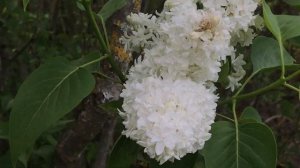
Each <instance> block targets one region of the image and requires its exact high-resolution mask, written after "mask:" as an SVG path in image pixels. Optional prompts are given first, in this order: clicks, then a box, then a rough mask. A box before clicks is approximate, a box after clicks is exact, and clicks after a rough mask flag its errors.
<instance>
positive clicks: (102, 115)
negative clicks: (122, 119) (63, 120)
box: [55, 80, 115, 168]
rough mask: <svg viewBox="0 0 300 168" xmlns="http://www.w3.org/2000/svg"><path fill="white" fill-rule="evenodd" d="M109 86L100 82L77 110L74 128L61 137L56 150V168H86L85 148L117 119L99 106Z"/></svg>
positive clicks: (103, 81)
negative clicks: (106, 126)
mask: <svg viewBox="0 0 300 168" xmlns="http://www.w3.org/2000/svg"><path fill="white" fill-rule="evenodd" d="M105 85H106V86H109V85H110V84H108V83H107V82H106V81H105V80H98V81H97V86H96V88H95V90H94V92H93V94H91V95H90V96H89V97H87V98H86V99H85V100H84V101H83V103H82V104H81V106H79V107H78V109H77V110H79V111H80V113H79V116H78V118H77V121H76V122H75V123H74V125H73V126H72V128H70V129H69V130H67V131H66V132H65V133H64V134H63V135H62V137H61V139H60V141H59V143H58V145H57V148H56V154H57V156H56V157H57V158H56V163H55V168H85V167H86V161H85V155H84V154H85V148H86V146H87V145H88V144H89V143H90V142H91V141H93V140H94V139H95V137H96V136H97V135H98V134H99V133H101V131H103V130H104V131H105V129H104V128H105V124H106V122H107V121H111V120H112V119H113V118H115V116H114V113H111V114H109V113H107V112H105V111H103V110H102V109H100V108H99V107H98V105H99V104H100V103H101V100H104V96H103V94H102V91H103V89H102V88H105V87H106V86H105Z"/></svg>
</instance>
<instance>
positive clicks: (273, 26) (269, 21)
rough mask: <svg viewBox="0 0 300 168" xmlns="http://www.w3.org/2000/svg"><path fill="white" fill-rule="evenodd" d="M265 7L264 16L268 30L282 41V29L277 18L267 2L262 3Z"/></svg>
mask: <svg viewBox="0 0 300 168" xmlns="http://www.w3.org/2000/svg"><path fill="white" fill-rule="evenodd" d="M262 5H263V16H264V21H265V24H266V26H267V28H268V29H269V30H270V31H271V32H272V34H273V35H274V36H275V37H276V39H277V40H278V41H279V42H280V41H282V38H281V32H280V27H279V24H278V21H277V18H276V16H275V15H274V14H273V13H272V11H271V9H270V7H269V6H268V5H267V3H266V2H265V0H263V2H262Z"/></svg>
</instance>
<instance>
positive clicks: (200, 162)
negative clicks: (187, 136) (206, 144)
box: [193, 154, 205, 168]
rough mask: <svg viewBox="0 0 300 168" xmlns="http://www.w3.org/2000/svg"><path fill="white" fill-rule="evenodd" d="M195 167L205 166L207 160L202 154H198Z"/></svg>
mask: <svg viewBox="0 0 300 168" xmlns="http://www.w3.org/2000/svg"><path fill="white" fill-rule="evenodd" d="M193 168H205V160H204V157H203V156H202V155H201V154H198V156H197V159H196V161H195V164H194V167H193Z"/></svg>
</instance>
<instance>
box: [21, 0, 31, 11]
mask: <svg viewBox="0 0 300 168" xmlns="http://www.w3.org/2000/svg"><path fill="white" fill-rule="evenodd" d="M29 1H30V0H23V8H24V11H26V8H27V6H28V3H29Z"/></svg>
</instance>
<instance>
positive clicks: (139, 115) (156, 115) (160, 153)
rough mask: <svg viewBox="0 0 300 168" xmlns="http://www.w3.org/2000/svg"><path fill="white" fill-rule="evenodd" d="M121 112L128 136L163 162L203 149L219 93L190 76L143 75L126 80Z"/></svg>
mask: <svg viewBox="0 0 300 168" xmlns="http://www.w3.org/2000/svg"><path fill="white" fill-rule="evenodd" d="M125 88H126V89H125V90H124V91H123V93H122V94H121V96H122V97H123V98H124V105H123V109H124V110H125V113H121V115H122V116H123V118H124V119H125V121H124V125H125V128H126V130H125V131H124V132H123V133H124V134H125V135H126V136H127V137H130V138H131V139H133V140H136V141H137V143H138V144H140V145H141V146H143V147H145V152H146V153H147V154H148V155H149V156H150V157H151V158H156V159H157V160H159V161H160V163H164V162H165V161H167V160H174V159H175V158H176V159H180V158H181V157H183V156H184V155H186V154H187V153H194V152H196V151H197V150H199V149H202V148H203V146H204V143H205V141H206V140H208V139H209V138H210V136H211V134H210V133H209V130H210V129H211V127H210V125H211V124H212V123H213V122H214V118H215V115H216V113H215V110H216V106H217V104H216V101H217V96H216V95H215V94H214V93H212V92H211V91H210V90H208V89H207V88H205V87H204V86H203V85H202V84H201V83H196V82H193V81H191V80H188V79H186V80H175V81H174V80H172V79H159V78H155V77H147V78H144V79H143V80H142V81H141V82H127V83H126V84H125Z"/></svg>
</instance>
